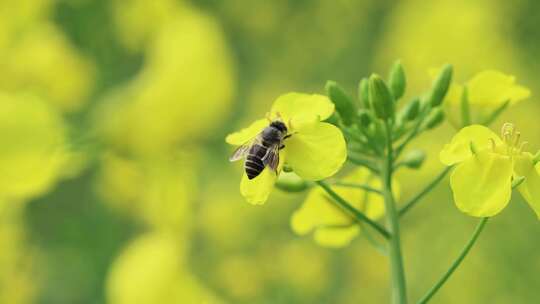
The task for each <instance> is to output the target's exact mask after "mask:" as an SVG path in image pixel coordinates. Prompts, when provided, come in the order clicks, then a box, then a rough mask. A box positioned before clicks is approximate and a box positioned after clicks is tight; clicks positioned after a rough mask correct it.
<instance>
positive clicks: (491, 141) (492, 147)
mask: <svg viewBox="0 0 540 304" xmlns="http://www.w3.org/2000/svg"><path fill="white" fill-rule="evenodd" d="M489 142H490V143H491V150H492V151H493V152H495V148H497V145H496V144H495V139H493V138H490V139H489Z"/></svg>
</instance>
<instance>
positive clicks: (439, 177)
mask: <svg viewBox="0 0 540 304" xmlns="http://www.w3.org/2000/svg"><path fill="white" fill-rule="evenodd" d="M450 169H452V167H451V166H450V167H446V168H445V169H444V170H443V171H442V172H441V173H440V174H439V175H437V176H436V177H435V178H434V179H433V180H432V181H431V182H430V183H429V184H428V185H427V186H426V187H425V188H424V189H423V190H422V191H420V192H419V193H418V194H416V195H415V196H414V197H413V198H411V200H409V201H408V202H407V203H406V204H405V205H404V206H403V207H402V208H401V209H400V210H399V216H400V217H401V216H403V215H405V213H407V211H409V209H411V208H412V207H414V205H416V204H417V203H418V202H419V201H420V200H421V199H422V198H423V197H424V196H425V195H426V194H428V193H429V192H430V191H431V190H433V188H435V186H437V184H438V183H439V182H441V181H442V180H443V179H444V177H445V176H446V174H448V172H450Z"/></svg>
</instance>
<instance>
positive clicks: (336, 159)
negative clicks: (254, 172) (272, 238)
mask: <svg viewBox="0 0 540 304" xmlns="http://www.w3.org/2000/svg"><path fill="white" fill-rule="evenodd" d="M332 113H334V104H333V103H332V102H331V101H330V100H329V99H328V98H327V97H326V96H322V95H316V94H314V95H310V94H303V93H288V94H285V95H282V96H280V97H279V98H278V99H277V100H276V101H275V102H274V104H273V106H272V109H271V111H270V113H269V116H268V118H269V119H270V120H276V119H280V120H282V121H283V122H284V123H285V124H286V125H287V130H288V134H290V135H291V137H289V138H287V139H286V140H285V141H284V145H285V147H284V148H283V149H282V150H281V151H280V152H279V165H278V170H277V174H276V172H274V171H273V170H271V169H270V168H269V167H266V168H265V169H264V170H263V171H262V172H261V174H260V175H259V176H257V177H256V178H254V179H251V180H250V179H248V177H247V175H246V173H245V172H244V174H243V177H242V181H241V183H240V192H241V193H242V195H243V196H244V197H245V198H246V200H247V201H248V202H250V203H252V204H263V203H264V202H265V201H266V200H267V199H268V196H269V195H270V192H271V191H272V188H273V186H274V183H275V181H276V178H277V175H278V174H279V172H280V171H281V169H282V168H283V166H284V164H285V163H286V164H287V165H288V166H289V167H291V168H292V170H293V171H294V172H295V173H296V174H297V175H298V176H300V177H301V178H303V179H305V180H312V181H316V180H321V179H324V178H327V177H329V176H332V175H334V174H335V173H336V172H337V171H338V170H339V169H340V168H341V166H342V165H343V163H344V162H345V159H346V157H347V150H346V145H345V139H344V138H343V134H342V133H341V131H340V130H339V129H338V128H337V127H336V126H334V125H332V124H329V123H326V122H324V120H325V119H327V118H329V117H330V116H331V115H332ZM268 124H269V121H268V119H260V120H256V121H255V122H253V123H252V124H251V125H250V126H249V127H247V128H245V129H243V130H241V131H239V132H235V133H232V134H229V135H228V136H227V138H226V142H227V143H229V144H231V145H235V146H240V145H243V144H245V143H247V142H249V141H250V140H252V139H253V138H254V137H256V136H257V134H259V133H260V132H261V131H262V130H263V129H264V128H265V127H267V126H268Z"/></svg>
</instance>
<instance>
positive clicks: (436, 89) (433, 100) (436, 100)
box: [428, 64, 452, 107]
mask: <svg viewBox="0 0 540 304" xmlns="http://www.w3.org/2000/svg"><path fill="white" fill-rule="evenodd" d="M451 81H452V66H451V65H449V64H447V65H445V66H444V67H443V68H442V70H441V72H440V73H439V75H438V76H437V78H436V79H435V81H434V82H433V87H432V88H431V94H430V95H429V98H428V101H429V104H430V105H431V106H432V107H437V106H439V105H440V104H441V103H442V102H443V100H444V97H445V96H446V93H447V92H448V88H449V87H450V83H451Z"/></svg>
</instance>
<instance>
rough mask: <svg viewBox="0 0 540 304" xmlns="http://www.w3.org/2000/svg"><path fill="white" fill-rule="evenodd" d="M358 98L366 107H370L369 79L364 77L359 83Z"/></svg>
mask: <svg viewBox="0 0 540 304" xmlns="http://www.w3.org/2000/svg"><path fill="white" fill-rule="evenodd" d="M358 99H359V100H360V103H361V104H362V107H364V109H369V108H370V106H369V80H368V79H367V78H362V80H360V83H359V84H358Z"/></svg>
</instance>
